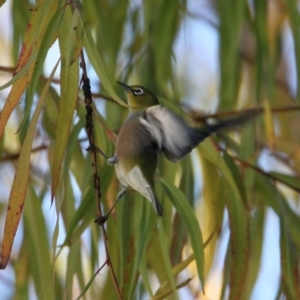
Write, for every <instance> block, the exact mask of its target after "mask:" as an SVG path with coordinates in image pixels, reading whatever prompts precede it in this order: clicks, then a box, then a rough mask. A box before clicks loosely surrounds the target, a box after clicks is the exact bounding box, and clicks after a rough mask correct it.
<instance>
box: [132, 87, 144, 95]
mask: <svg viewBox="0 0 300 300" xmlns="http://www.w3.org/2000/svg"><path fill="white" fill-rule="evenodd" d="M132 92H133V94H134V95H136V96H137V95H143V94H144V91H143V90H142V89H141V88H137V89H134V90H132Z"/></svg>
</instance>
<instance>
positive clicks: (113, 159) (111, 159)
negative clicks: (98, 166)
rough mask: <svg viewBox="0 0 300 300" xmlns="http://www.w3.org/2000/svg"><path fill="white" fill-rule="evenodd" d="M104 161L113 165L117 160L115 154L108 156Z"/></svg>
mask: <svg viewBox="0 0 300 300" xmlns="http://www.w3.org/2000/svg"><path fill="white" fill-rule="evenodd" d="M106 162H107V164H108V165H110V166H113V165H115V164H116V163H117V162H118V157H117V156H116V155H115V156H113V157H111V158H108V159H107V160H106Z"/></svg>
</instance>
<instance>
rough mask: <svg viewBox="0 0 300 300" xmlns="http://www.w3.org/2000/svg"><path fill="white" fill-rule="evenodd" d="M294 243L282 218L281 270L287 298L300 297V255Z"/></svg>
mask: <svg viewBox="0 0 300 300" xmlns="http://www.w3.org/2000/svg"><path fill="white" fill-rule="evenodd" d="M293 246H294V245H293V243H292V242H291V240H290V239H289V234H288V232H287V230H286V223H285V221H284V219H283V218H280V250H281V270H282V278H283V285H282V287H283V291H284V293H285V295H286V297H287V299H299V298H300V290H299V255H297V254H296V253H295V252H294V251H293V250H292V249H293Z"/></svg>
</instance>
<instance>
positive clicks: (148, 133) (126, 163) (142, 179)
mask: <svg viewBox="0 0 300 300" xmlns="http://www.w3.org/2000/svg"><path fill="white" fill-rule="evenodd" d="M118 83H119V84H120V85H121V86H122V88H123V89H124V90H125V93H126V98H127V102H128V105H129V114H128V117H127V119H126V121H125V123H124V124H123V126H122V128H121V130H120V132H119V136H118V139H117V144H116V150H115V155H114V156H113V157H112V158H109V159H107V163H108V164H110V165H115V170H116V173H117V177H118V179H119V181H120V184H121V189H120V192H119V193H118V195H117V199H116V201H115V203H114V205H113V206H112V208H111V209H110V211H109V212H108V213H107V214H106V215H104V216H101V217H98V218H97V219H96V220H95V223H97V224H99V225H102V224H103V223H104V222H105V221H106V220H107V218H108V216H109V215H110V213H111V211H112V210H113V208H114V207H115V205H116V204H117V202H118V200H119V199H120V198H122V196H124V194H125V193H126V191H127V190H135V191H137V192H139V193H140V194H142V195H143V196H144V197H145V198H146V199H148V200H149V201H150V202H151V203H152V205H153V207H154V210H155V211H156V213H157V215H158V216H162V215H163V209H162V206H161V204H160V202H159V200H158V197H157V195H156V191H155V184H154V174H155V170H156V167H157V160H158V155H159V154H160V153H163V154H164V155H165V157H166V158H167V159H168V160H170V161H172V162H176V161H178V160H180V159H182V158H183V157H184V156H185V155H187V154H188V153H190V152H191V151H192V149H193V148H195V147H196V146H197V145H198V144H199V143H200V142H202V141H203V140H204V139H205V138H206V137H208V136H209V135H211V134H212V133H213V132H216V131H218V130H220V129H224V128H228V127H232V126H235V125H238V124H241V123H244V122H245V121H247V120H249V119H250V118H252V117H253V113H252V112H250V113H244V114H242V115H240V116H238V117H234V118H231V119H227V120H224V121H220V122H218V123H216V124H213V125H206V126H204V127H202V128H192V127H189V126H188V125H187V124H186V123H185V122H184V121H183V120H181V119H180V118H179V117H178V116H176V115H175V114H174V113H173V112H171V111H170V110H169V109H168V108H166V107H164V106H162V105H160V104H159V102H158V99H157V97H156V96H155V95H154V94H153V93H152V92H151V91H149V90H148V89H147V88H145V87H142V86H138V85H133V86H128V85H126V84H124V83H122V82H119V81H118Z"/></svg>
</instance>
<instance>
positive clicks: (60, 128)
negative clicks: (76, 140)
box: [51, 6, 79, 200]
mask: <svg viewBox="0 0 300 300" xmlns="http://www.w3.org/2000/svg"><path fill="white" fill-rule="evenodd" d="M73 18H75V19H76V16H73V15H72V14H71V7H70V6H68V7H67V8H66V12H65V14H64V18H63V21H62V25H61V28H60V31H59V32H60V33H59V45H60V51H61V59H62V61H61V75H60V77H61V99H60V104H59V105H60V106H59V112H58V120H57V125H56V138H55V148H54V156H53V163H52V188H51V198H52V200H53V199H54V196H55V193H56V188H57V185H58V181H59V176H60V171H61V165H62V162H63V158H64V155H65V151H66V147H67V143H68V138H69V132H70V128H71V125H72V122H73V115H74V111H75V107H76V100H77V95H78V88H77V87H78V82H79V63H78V60H76V61H75V62H74V63H73V64H72V65H69V64H70V60H71V56H70V49H73V48H74V44H75V39H76V37H75V33H74V31H73V30H72V24H73Z"/></svg>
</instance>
